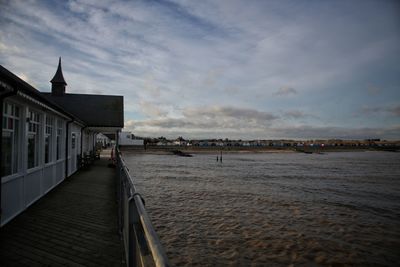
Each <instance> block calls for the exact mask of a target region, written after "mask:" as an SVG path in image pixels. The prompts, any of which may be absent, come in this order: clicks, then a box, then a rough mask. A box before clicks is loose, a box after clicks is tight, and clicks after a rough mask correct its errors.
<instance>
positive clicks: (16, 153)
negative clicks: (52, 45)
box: [0, 58, 124, 226]
mask: <svg viewBox="0 0 400 267" xmlns="http://www.w3.org/2000/svg"><path fill="white" fill-rule="evenodd" d="M51 84H52V88H51V93H44V92H40V91H38V90H37V89H35V88H34V87H32V86H31V85H29V84H28V83H26V82H25V81H23V80H21V79H20V78H18V77H17V76H16V75H14V74H13V73H12V72H10V71H8V70H7V69H6V68H4V67H3V66H1V65H0V110H1V113H0V114H1V122H2V127H1V128H0V129H1V134H0V135H1V137H2V140H1V143H0V151H1V153H0V178H1V183H0V186H1V187H0V193H1V198H0V199H1V211H0V212H1V213H0V216H1V217H0V225H1V226H2V225H4V224H6V223H7V222H8V221H10V220H11V219H12V218H14V217H15V216H16V215H18V214H19V213H21V212H22V211H23V210H25V209H26V208H27V207H29V206H30V205H31V204H32V203H34V202H35V201H36V200H38V199H39V198H41V197H42V196H43V195H45V194H46V193H47V192H49V191H50V190H51V189H52V188H54V187H55V186H57V185H58V184H59V183H60V182H62V181H63V180H64V179H65V178H66V177H68V176H70V175H72V174H73V173H75V172H76V171H77V170H78V166H79V164H78V160H79V158H81V157H82V156H84V155H85V154H91V153H94V150H95V146H96V135H97V134H98V133H105V134H110V133H111V134H114V135H115V137H116V138H118V132H119V131H120V130H121V129H122V128H123V126H124V117H123V113H124V107H123V96H109V95H88V94H68V93H67V92H66V90H65V88H66V85H67V83H66V82H65V79H64V76H63V73H62V68H61V58H60V60H59V64H58V68H57V71H56V74H55V75H54V77H53V79H52V80H51Z"/></svg>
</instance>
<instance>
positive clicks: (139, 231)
mask: <svg viewBox="0 0 400 267" xmlns="http://www.w3.org/2000/svg"><path fill="white" fill-rule="evenodd" d="M115 159H116V164H117V171H118V186H117V198H118V206H119V207H118V220H119V227H120V233H121V235H122V239H123V242H124V247H125V257H126V262H127V266H129V267H131V266H156V267H166V266H170V264H169V262H168V259H167V256H166V254H165V251H164V249H163V247H162V245H161V242H160V240H159V238H158V236H157V234H156V232H155V230H154V228H153V226H152V224H151V221H150V219H149V216H148V215H147V212H146V210H145V207H144V201H143V198H142V197H141V196H140V194H139V193H138V192H137V191H136V188H135V186H134V184H133V182H132V178H131V176H130V174H129V169H128V168H127V167H126V165H125V162H124V160H123V159H122V157H121V152H120V151H119V149H118V148H117V149H116V151H115Z"/></svg>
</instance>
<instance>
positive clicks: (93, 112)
mask: <svg viewBox="0 0 400 267" xmlns="http://www.w3.org/2000/svg"><path fill="white" fill-rule="evenodd" d="M42 94H43V95H44V96H45V97H46V98H47V99H49V100H50V101H52V102H55V103H56V104H58V105H59V106H61V107H62V108H63V109H65V110H66V111H67V112H69V113H71V114H73V115H74V116H76V117H78V118H80V119H81V120H82V121H83V122H85V124H87V126H92V127H121V128H123V127H124V97H123V96H111V95H86V94H65V95H62V96H54V95H52V94H51V93H42Z"/></svg>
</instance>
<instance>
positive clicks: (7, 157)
mask: <svg viewBox="0 0 400 267" xmlns="http://www.w3.org/2000/svg"><path fill="white" fill-rule="evenodd" d="M1 143H2V147H1V160H2V164H1V176H6V175H9V174H11V155H12V135H11V133H10V132H3V136H2V138H1Z"/></svg>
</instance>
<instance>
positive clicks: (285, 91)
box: [275, 86, 297, 96]
mask: <svg viewBox="0 0 400 267" xmlns="http://www.w3.org/2000/svg"><path fill="white" fill-rule="evenodd" d="M295 94H297V91H296V90H295V89H294V88H292V87H288V86H283V87H281V88H279V90H278V91H276V92H275V95H279V96H287V95H295Z"/></svg>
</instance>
